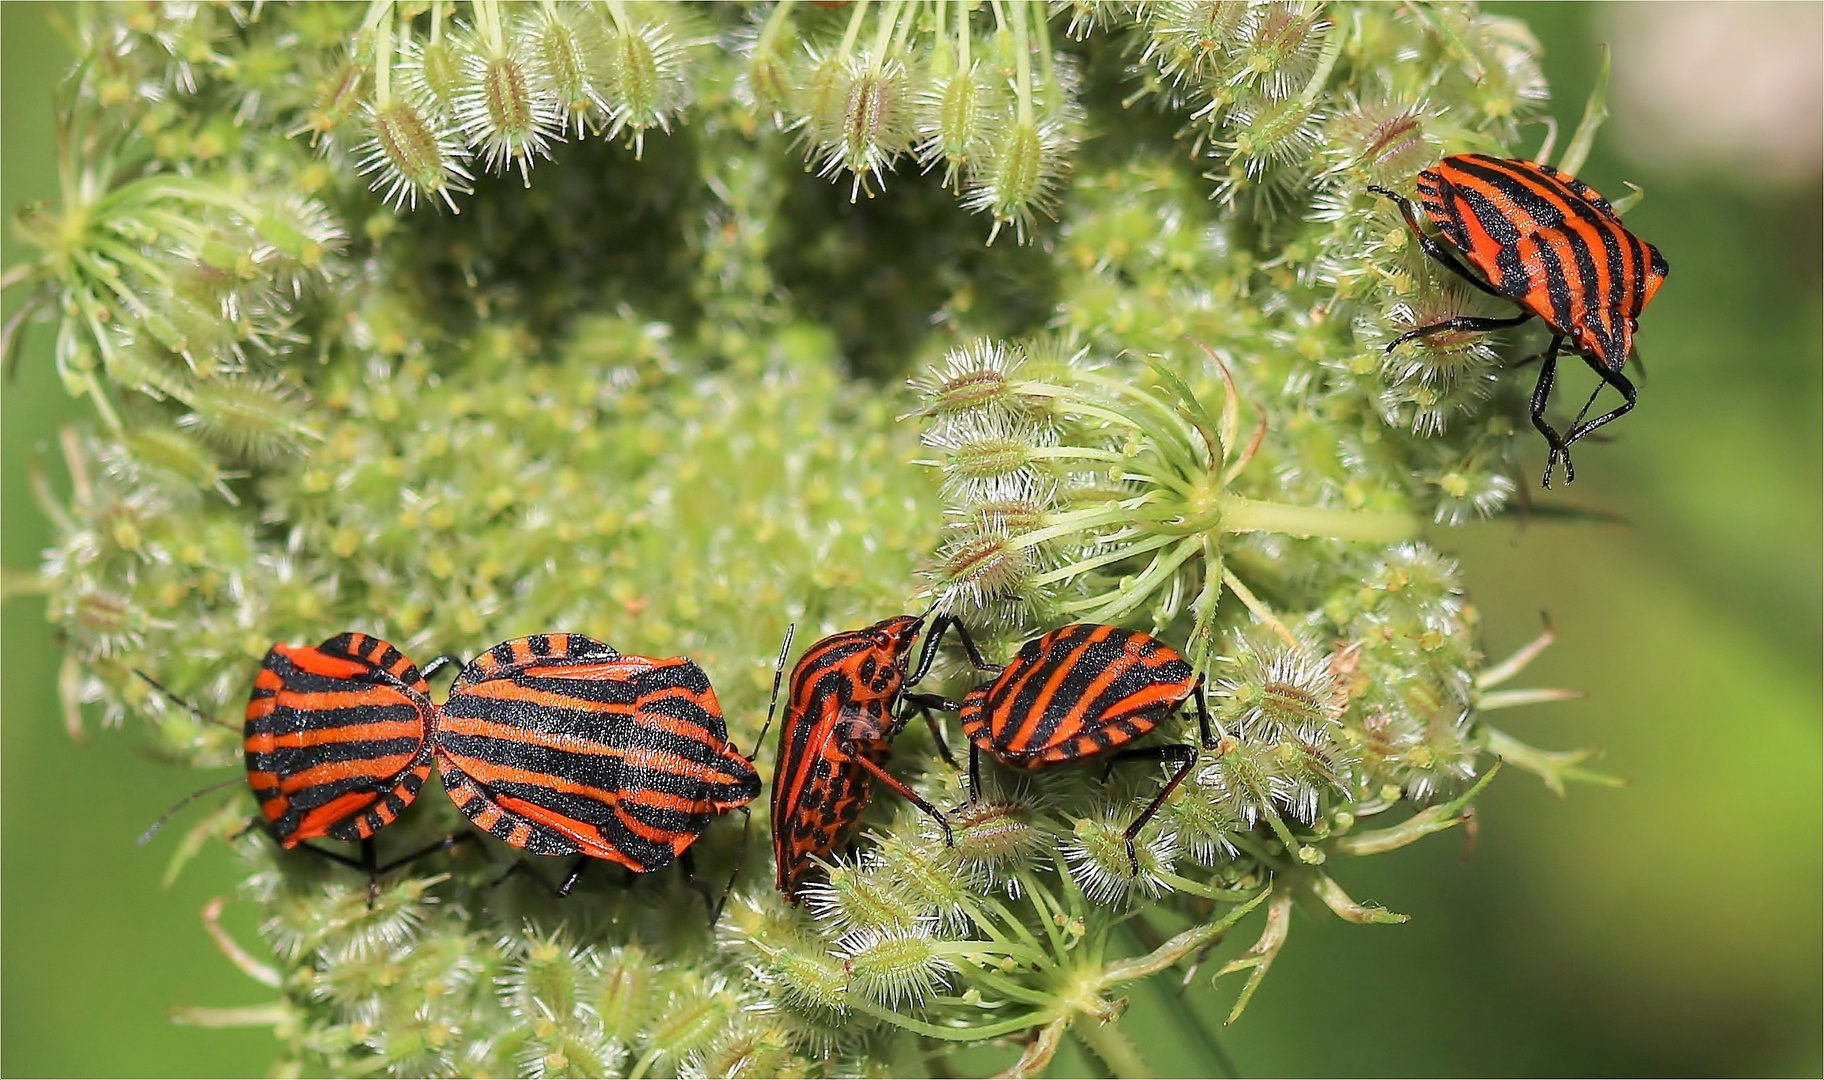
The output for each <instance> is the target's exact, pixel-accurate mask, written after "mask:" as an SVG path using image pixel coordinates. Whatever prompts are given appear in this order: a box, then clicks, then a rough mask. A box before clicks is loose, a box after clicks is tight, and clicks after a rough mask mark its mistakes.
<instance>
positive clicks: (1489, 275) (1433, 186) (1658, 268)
mask: <svg viewBox="0 0 1824 1080" xmlns="http://www.w3.org/2000/svg"><path fill="white" fill-rule="evenodd" d="M1368 190H1370V191H1373V192H1375V193H1376V194H1380V195H1385V196H1387V197H1388V198H1390V199H1392V200H1393V201H1394V202H1395V203H1396V204H1397V205H1398V206H1399V208H1400V215H1401V216H1402V217H1404V218H1405V220H1406V226H1407V228H1409V229H1410V230H1412V234H1413V235H1414V236H1415V237H1417V238H1418V242H1419V246H1420V247H1421V248H1423V249H1424V251H1425V253H1426V254H1427V255H1430V256H1431V257H1432V258H1433V259H1435V260H1437V261H1438V262H1439V263H1440V264H1442V265H1443V266H1444V267H1445V268H1446V269H1448V270H1449V271H1450V272H1451V273H1453V274H1456V275H1457V276H1458V277H1460V278H1462V279H1463V280H1465V281H1467V282H1469V283H1470V285H1472V286H1474V287H1475V288H1476V289H1478V290H1480V291H1481V292H1484V293H1487V294H1488V295H1490V296H1495V297H1499V298H1501V299H1504V300H1511V301H1513V302H1514V303H1516V304H1518V305H1520V308H1521V312H1520V314H1519V315H1516V316H1513V317H1512V318H1505V319H1494V318H1478V317H1471V316H1460V317H1457V318H1451V319H1445V320H1443V321H1441V322H1436V323H1432V324H1431V325H1429V326H1421V327H1418V328H1417V329H1414V330H1409V331H1407V332H1406V333H1404V334H1401V335H1400V336H1399V337H1397V338H1395V339H1394V340H1393V342H1392V344H1390V345H1388V346H1387V351H1388V352H1392V351H1393V350H1394V349H1395V348H1397V347H1399V346H1400V345H1401V344H1403V343H1405V342H1408V341H1412V340H1414V339H1420V338H1425V337H1429V336H1431V335H1433V334H1441V333H1449V332H1471V333H1478V332H1482V331H1487V330H1498V329H1501V328H1503V327H1508V326H1518V325H1519V324H1521V323H1523V322H1526V321H1527V320H1528V319H1532V318H1535V317H1536V318H1538V319H1540V320H1542V321H1543V322H1544V323H1545V324H1546V326H1548V327H1549V328H1550V329H1551V331H1552V340H1551V343H1550V344H1549V345H1547V346H1546V349H1545V353H1544V355H1543V358H1542V359H1543V364H1542V366H1541V367H1540V370H1539V381H1538V383H1537V384H1536V385H1535V386H1534V388H1533V397H1532V409H1531V412H1532V420H1533V426H1534V427H1535V428H1537V429H1538V430H1539V432H1540V434H1542V435H1544V436H1545V440H1546V442H1547V443H1548V444H1549V445H1550V447H1551V453H1550V456H1549V457H1548V458H1547V459H1546V464H1545V477H1544V483H1545V486H1546V487H1548V488H1549V487H1551V486H1552V469H1553V468H1554V467H1555V466H1556V465H1557V464H1558V462H1560V461H1562V462H1564V478H1565V482H1566V483H1570V482H1571V481H1573V480H1575V479H1576V475H1577V474H1576V472H1575V471H1574V470H1573V469H1572V467H1571V449H1570V448H1571V444H1572V443H1574V442H1576V441H1577V440H1578V439H1581V438H1583V437H1584V436H1586V435H1588V434H1590V433H1591V432H1593V431H1595V430H1596V429H1598V428H1600V427H1602V426H1603V425H1605V424H1607V423H1609V422H1610V421H1612V420H1614V419H1616V418H1618V417H1620V416H1621V415H1622V414H1623V413H1626V412H1627V411H1628V410H1630V409H1632V408H1633V407H1634V402H1635V396H1636V395H1635V390H1634V384H1633V383H1631V382H1629V381H1628V379H1627V377H1626V376H1625V375H1623V374H1622V367H1623V366H1624V365H1625V364H1626V363H1627V361H1628V357H1629V356H1630V355H1631V354H1632V352H1633V348H1634V333H1635V331H1636V330H1637V329H1638V328H1639V321H1640V313H1641V312H1642V311H1643V310H1644V309H1645V308H1646V306H1647V304H1648V303H1650V302H1651V301H1652V299H1653V294H1654V293H1655V292H1657V291H1658V290H1659V286H1660V285H1661V284H1662V283H1663V282H1664V281H1665V280H1666V275H1667V273H1668V272H1669V269H1670V268H1669V267H1667V265H1666V260H1665V259H1664V258H1662V257H1661V256H1660V254H1659V250H1658V249H1657V248H1655V247H1654V246H1653V245H1652V244H1649V243H1647V242H1646V241H1644V240H1642V239H1640V238H1639V237H1638V236H1635V235H1634V234H1633V233H1631V232H1629V231H1628V230H1627V229H1626V228H1624V227H1623V226H1622V223H1621V217H1620V216H1619V215H1617V214H1616V213H1615V209H1614V207H1612V206H1610V205H1609V202H1608V200H1607V199H1604V198H1603V197H1602V196H1601V195H1598V194H1597V193H1596V192H1595V191H1594V190H1593V189H1592V188H1590V186H1589V185H1587V184H1584V183H1582V182H1581V181H1578V180H1576V179H1574V178H1572V177H1570V176H1566V175H1565V174H1564V173H1562V172H1559V171H1558V170H1557V169H1554V168H1552V167H1551V166H1549V165H1541V164H1539V163H1537V162H1533V161H1522V160H1518V159H1508V158H1497V157H1490V156H1488V155H1486V154H1459V155H1457V156H1455V157H1447V158H1445V159H1444V160H1443V161H1441V162H1439V163H1438V165H1437V167H1436V168H1433V169H1426V170H1424V171H1423V172H1421V173H1419V178H1418V194H1419V203H1420V205H1421V206H1423V207H1424V210H1425V216H1426V218H1427V220H1429V221H1430V222H1431V224H1432V225H1433V226H1434V227H1435V228H1437V230H1438V231H1439V233H1440V234H1442V236H1443V237H1444V239H1445V240H1446V241H1448V245H1449V246H1448V247H1447V246H1446V245H1445V244H1443V243H1439V242H1438V240H1436V239H1434V238H1433V237H1430V236H1427V235H1426V234H1425V233H1424V232H1423V231H1422V230H1421V229H1420V226H1419V218H1418V214H1417V212H1416V211H1415V210H1414V209H1413V205H1412V203H1411V201H1409V200H1407V199H1405V198H1403V197H1401V196H1400V195H1397V194H1395V193H1394V192H1391V191H1388V190H1387V189H1386V188H1382V187H1370V188H1369V189H1368ZM1459 259H1461V261H1459ZM1465 262H1467V263H1468V264H1469V266H1468V267H1467V268H1466V267H1465V266H1464V265H1463V264H1464V263H1465ZM1566 342H1569V349H1568V351H1569V352H1571V353H1573V354H1575V355H1577V356H1581V357H1583V359H1584V361H1585V362H1586V363H1587V364H1589V366H1590V368H1591V369H1592V370H1593V371H1595V372H1596V374H1597V376H1598V377H1600V378H1601V379H1602V382H1601V383H1598V384H1597V387H1596V391H1597V393H1600V392H1601V390H1602V387H1603V385H1604V384H1606V385H1609V386H1613V387H1614V388H1615V389H1616V390H1617V391H1619V392H1620V393H1621V395H1622V398H1623V401H1622V403H1621V404H1620V405H1618V406H1616V407H1615V408H1613V409H1611V410H1609V411H1608V412H1606V413H1603V414H1602V415H1601V416H1597V417H1595V418H1593V419H1591V420H1588V421H1586V420H1584V416H1585V415H1586V414H1588V412H1589V411H1590V406H1591V405H1594V404H1595V402H1596V394H1595V393H1592V394H1591V395H1590V400H1589V401H1588V402H1587V403H1585V405H1584V407H1583V409H1582V410H1581V411H1580V412H1578V414H1577V418H1576V419H1575V420H1572V421H1571V425H1570V427H1569V428H1568V429H1567V431H1566V432H1565V433H1564V434H1563V435H1560V434H1559V433H1558V431H1557V430H1556V429H1555V428H1553V427H1552V425H1551V424H1550V423H1549V422H1548V421H1547V420H1546V418H1545V408H1546V404H1547V401H1548V400H1549V399H1550V397H1551V394H1552V384H1553V382H1554V381H1555V379H1556V378H1557V371H1558V367H1557V365H1558V356H1559V354H1560V353H1561V352H1562V351H1566V350H1565V346H1566Z"/></svg>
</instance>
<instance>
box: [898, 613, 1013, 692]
mask: <svg viewBox="0 0 1824 1080" xmlns="http://www.w3.org/2000/svg"><path fill="white" fill-rule="evenodd" d="M951 629H954V630H955V631H956V636H957V638H958V639H960V640H961V641H962V643H963V651H964V652H967V653H968V654H969V663H970V664H972V665H974V666H975V668H976V669H977V670H979V671H992V672H994V673H995V674H997V675H998V674H1000V671H1001V669H1000V668H998V667H996V666H995V665H993V664H990V663H989V662H988V661H986V660H984V659H982V650H981V649H979V648H977V647H976V644H975V639H974V638H972V637H970V636H969V628H968V627H966V626H964V625H963V622H962V620H961V619H958V618H957V617H956V616H954V615H939V616H938V617H937V618H936V619H933V620H932V622H931V629H930V631H929V632H927V633H926V634H925V643H924V645H923V646H922V647H921V648H920V649H919V652H918V663H917V664H916V665H915V666H914V667H913V669H912V674H911V675H910V676H908V677H907V678H906V681H905V685H906V686H916V685H917V684H918V682H919V680H920V679H923V678H924V677H925V675H926V674H927V673H929V672H930V670H931V663H932V661H934V660H936V659H937V647H938V646H939V645H940V644H942V643H943V640H944V634H945V633H946V632H947V631H949V630H951Z"/></svg>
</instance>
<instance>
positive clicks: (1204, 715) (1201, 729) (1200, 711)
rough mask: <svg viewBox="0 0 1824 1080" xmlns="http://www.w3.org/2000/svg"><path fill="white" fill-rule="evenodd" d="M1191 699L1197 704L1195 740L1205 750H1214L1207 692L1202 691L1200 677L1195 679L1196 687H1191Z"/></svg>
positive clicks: (1201, 678) (1214, 738) (1213, 735)
mask: <svg viewBox="0 0 1824 1080" xmlns="http://www.w3.org/2000/svg"><path fill="white" fill-rule="evenodd" d="M1191 699H1192V700H1193V701H1195V702H1196V703H1197V739H1198V741H1199V742H1201V743H1203V748H1204V749H1205V750H1214V749H1216V734H1215V731H1214V729H1213V727H1212V725H1211V724H1210V702H1209V692H1208V691H1207V690H1205V689H1204V686H1203V677H1202V676H1201V675H1200V676H1198V677H1197V685H1196V686H1193V687H1191Z"/></svg>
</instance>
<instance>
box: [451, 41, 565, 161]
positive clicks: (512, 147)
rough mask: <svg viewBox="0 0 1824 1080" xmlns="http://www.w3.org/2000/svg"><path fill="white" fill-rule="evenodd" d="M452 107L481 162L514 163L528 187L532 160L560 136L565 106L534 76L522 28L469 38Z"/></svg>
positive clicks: (540, 155)
mask: <svg viewBox="0 0 1824 1080" xmlns="http://www.w3.org/2000/svg"><path fill="white" fill-rule="evenodd" d="M455 112H456V123H457V126H458V127H460V128H461V130H462V133H463V137H464V138H466V139H468V141H469V145H470V146H471V147H473V148H474V149H475V150H476V151H477V152H478V153H479V155H480V156H481V158H482V161H483V163H484V164H485V165H486V166H487V167H488V168H489V169H491V170H493V171H494V172H496V173H502V172H505V171H506V170H507V166H508V165H509V164H510V163H515V162H517V163H518V165H519V175H520V178H521V179H522V180H524V181H525V183H526V184H527V186H530V185H531V183H532V176H531V170H532V159H533V158H534V157H545V158H548V157H550V156H551V152H550V145H551V143H552V142H553V141H558V142H562V141H563V127H564V122H565V117H564V115H563V111H562V109H560V108H559V106H558V101H557V95H556V93H555V92H553V91H552V90H551V88H550V87H549V86H548V85H547V84H546V82H545V80H544V79H542V78H539V77H538V75H537V73H536V71H535V69H534V66H533V57H532V55H531V43H530V42H529V41H527V40H526V38H525V35H524V34H523V33H514V34H512V35H511V36H510V37H509V38H507V39H506V40H505V41H503V42H490V41H488V40H487V39H486V37H485V36H477V37H475V38H474V39H473V40H472V41H471V42H470V48H469V50H468V52H467V54H466V55H465V56H464V57H463V62H462V82H461V83H460V88H459V89H458V90H457V92H456V102H455Z"/></svg>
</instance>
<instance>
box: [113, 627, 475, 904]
mask: <svg viewBox="0 0 1824 1080" xmlns="http://www.w3.org/2000/svg"><path fill="white" fill-rule="evenodd" d="M450 662H451V660H450V658H449V657H442V656H440V657H438V658H437V659H436V660H435V661H433V662H432V665H431V666H430V667H429V669H428V670H430V671H431V672H432V673H434V672H435V671H436V670H437V669H438V668H440V667H442V666H443V665H444V664H446V663H450ZM137 674H138V675H139V677H140V678H142V679H144V680H145V681H146V682H148V683H150V684H151V685H152V686H153V687H154V688H156V689H157V690H158V691H159V692H160V693H163V694H164V695H165V696H166V697H169V698H171V700H173V701H176V702H178V703H179V704H181V705H183V706H184V707H185V708H186V709H188V710H190V711H191V712H192V713H193V714H195V715H196V716H198V717H199V718H202V719H205V720H207V717H204V716H203V714H202V712H201V711H200V710H198V709H197V708H196V706H194V705H192V704H190V703H189V702H187V701H184V699H182V698H180V697H178V696H177V695H175V694H172V693H171V692H170V691H168V690H166V689H165V688H164V687H163V686H160V685H159V684H158V683H157V682H156V681H154V680H153V679H152V678H151V677H150V676H148V675H146V674H145V673H144V672H138V673H137ZM435 715H436V707H435V706H433V705H432V704H431V700H430V697H429V688H428V687H427V686H426V685H425V676H424V673H421V672H420V671H419V670H418V666H417V665H416V664H413V663H412V662H411V661H410V660H408V659H406V658H405V657H404V656H403V655H401V654H400V652H399V650H398V649H395V648H393V646H391V645H389V644H387V643H386V642H384V641H382V640H380V639H379V638H376V637H372V636H370V635H368V634H363V633H360V632H358V631H348V632H346V633H341V634H337V635H336V636H335V637H332V638H330V639H329V640H328V641H325V642H323V644H321V645H317V646H314V647H313V646H295V645H285V644H277V645H274V646H273V647H272V649H271V650H270V651H268V652H267V654H266V658H265V660H263V661H262V662H261V664H260V671H259V674H258V675H257V676H255V678H254V683H253V693H252V695H251V697H250V698H249V699H248V702H247V714H246V723H245V726H244V727H243V729H242V749H243V751H244V753H245V762H246V768H247V784H248V786H249V787H250V788H252V789H253V794H254V797H255V798H256V799H258V800H259V804H260V817H259V818H258V819H257V823H259V824H263V825H264V826H265V828H266V830H267V831H268V832H270V833H271V834H272V836H273V838H274V839H276V840H277V841H278V842H279V844H280V846H282V847H285V848H287V849H291V848H300V847H301V848H303V849H305V850H308V851H310V852H313V853H315V854H317V855H320V856H322V857H324V858H326V859H330V860H333V861H335V862H339V863H342V864H344V865H347V866H352V867H355V868H356V869H359V870H361V871H363V872H365V873H366V874H368V875H369V880H370V886H371V884H372V883H373V882H374V881H376V880H377V878H378V876H379V875H380V874H383V873H385V872H387V871H388V870H392V869H394V868H396V867H399V866H403V865H405V864H406V863H409V862H412V861H413V860H415V859H418V858H421V857H423V856H424V855H427V854H430V853H431V852H434V851H437V850H440V849H442V848H445V847H448V846H449V845H450V844H451V843H453V842H454V838H453V837H445V838H444V839H443V840H440V841H438V842H437V843H436V844H433V845H431V846H430V847H427V848H425V849H424V850H422V851H418V852H414V853H412V854H411V855H408V856H405V857H404V858H401V859H395V860H393V861H392V862H389V863H387V864H386V865H384V866H382V865H380V864H379V862H378V858H377V854H376V851H375V847H374V842H373V837H374V834H375V833H376V832H378V831H379V830H380V829H382V828H384V827H385V826H387V825H390V824H391V823H392V822H393V821H394V820H395V819H396V818H398V816H399V814H400V813H401V812H403V811H404V810H405V808H406V807H407V806H409V805H410V804H411V802H412V801H413V800H414V799H416V798H417V797H418V792H419V790H420V789H421V788H422V787H423V786H424V781H425V779H426V778H427V777H429V776H430V774H431V759H432V747H433V741H434V732H435ZM206 790H212V789H206ZM199 794H200V793H199ZM188 801H189V800H188V799H186V800H185V802H188ZM179 805H180V806H181V805H183V804H182V803H180V804H179ZM173 809H174V810H175V809H176V808H175V807H174V808H173ZM166 817H169V813H167V814H166ZM164 820H165V818H160V819H159V822H160V823H161V824H162V823H163V821H164ZM157 827H158V826H157V825H154V826H153V828H152V829H150V830H147V832H146V834H145V836H142V837H141V841H142V842H144V840H145V839H147V838H149V837H150V836H151V834H152V832H153V831H155V830H156V829H157ZM320 838H327V839H331V840H346V841H351V842H356V843H359V844H360V845H361V856H360V858H359V859H352V858H349V857H348V856H345V855H341V854H339V853H337V852H333V851H328V850H326V849H323V848H319V847H315V846H313V845H310V844H307V843H305V841H307V840H315V839H320Z"/></svg>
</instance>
